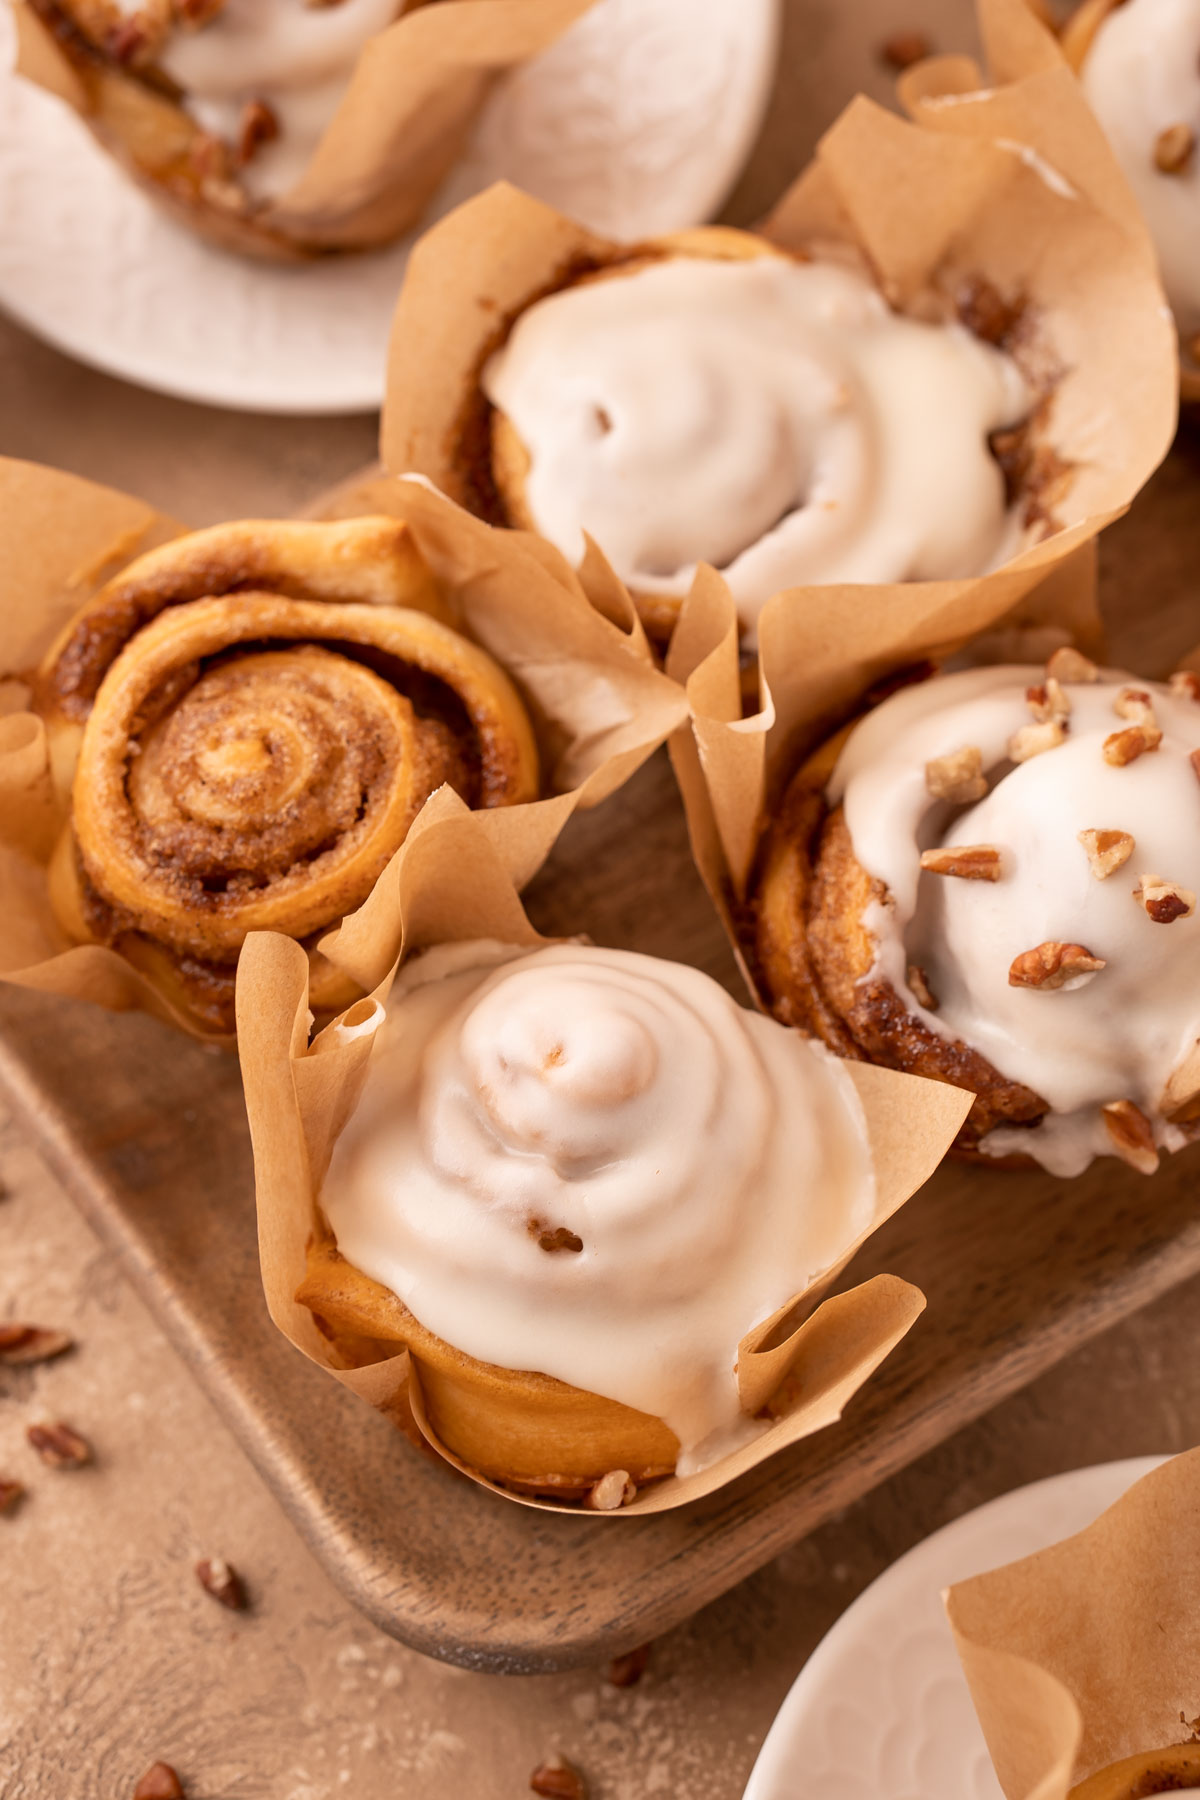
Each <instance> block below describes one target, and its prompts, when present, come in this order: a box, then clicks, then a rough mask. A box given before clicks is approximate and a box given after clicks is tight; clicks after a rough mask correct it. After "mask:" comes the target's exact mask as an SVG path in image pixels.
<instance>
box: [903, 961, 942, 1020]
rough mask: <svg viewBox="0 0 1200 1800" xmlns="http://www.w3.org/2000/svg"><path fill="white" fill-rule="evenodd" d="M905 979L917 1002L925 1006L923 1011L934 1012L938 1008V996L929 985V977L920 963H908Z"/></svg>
mask: <svg viewBox="0 0 1200 1800" xmlns="http://www.w3.org/2000/svg"><path fill="white" fill-rule="evenodd" d="M907 979H908V986H909V991H910V992H911V993H912V994H914V995H915V996H916V998H917V1000H918V1002H919V1003H920V1004H921V1005H922V1006H923V1007H924V1008H925V1011H926V1012H936V1011H937V1009H938V998H937V995H936V994H935V993H934V991H933V989H932V988H931V987H930V985H929V977H928V975H926V973H925V971H924V969H923V968H922V967H921V965H920V963H909V965H908V977H907Z"/></svg>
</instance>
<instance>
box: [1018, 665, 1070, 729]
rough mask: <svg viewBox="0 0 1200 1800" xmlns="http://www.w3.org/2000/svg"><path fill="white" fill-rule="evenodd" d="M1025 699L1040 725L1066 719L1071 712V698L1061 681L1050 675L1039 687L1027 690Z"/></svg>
mask: <svg viewBox="0 0 1200 1800" xmlns="http://www.w3.org/2000/svg"><path fill="white" fill-rule="evenodd" d="M1025 698H1026V700H1027V701H1028V702H1029V710H1030V712H1031V713H1032V714H1033V716H1034V718H1035V719H1036V720H1037V721H1038V723H1039V725H1042V724H1045V723H1046V721H1047V720H1048V719H1065V718H1066V717H1067V715H1068V713H1069V712H1070V710H1071V701H1070V698H1069V696H1068V695H1067V694H1066V692H1065V691H1064V689H1063V685H1062V683H1061V681H1059V680H1058V679H1057V677H1055V676H1053V675H1048V676H1047V677H1046V679H1045V681H1044V682H1041V683H1040V684H1039V685H1038V686H1037V687H1029V688H1026V689H1025Z"/></svg>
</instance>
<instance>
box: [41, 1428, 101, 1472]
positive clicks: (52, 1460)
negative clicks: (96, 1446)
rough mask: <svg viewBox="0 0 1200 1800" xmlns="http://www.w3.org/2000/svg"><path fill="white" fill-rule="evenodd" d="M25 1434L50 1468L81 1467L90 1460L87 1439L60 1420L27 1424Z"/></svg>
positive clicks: (89, 1448) (90, 1452)
mask: <svg viewBox="0 0 1200 1800" xmlns="http://www.w3.org/2000/svg"><path fill="white" fill-rule="evenodd" d="M25 1436H26V1437H27V1438H28V1439H29V1442H30V1443H31V1444H32V1445H33V1447H34V1449H35V1450H36V1451H37V1453H38V1455H39V1456H40V1457H41V1459H42V1461H43V1462H44V1463H47V1464H48V1465H49V1466H50V1468H52V1469H81V1468H82V1467H83V1465H84V1463H90V1462H91V1460H92V1447H91V1445H90V1444H89V1443H88V1441H87V1439H86V1438H84V1437H80V1435H79V1433H78V1432H77V1431H75V1430H73V1429H72V1427H71V1426H70V1425H64V1424H63V1422H62V1420H61V1419H60V1420H58V1421H57V1422H55V1423H53V1424H46V1425H29V1426H27V1427H26V1429H25Z"/></svg>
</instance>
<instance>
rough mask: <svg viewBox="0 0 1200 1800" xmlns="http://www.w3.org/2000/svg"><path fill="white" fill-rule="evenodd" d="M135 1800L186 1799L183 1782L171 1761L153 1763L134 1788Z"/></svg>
mask: <svg viewBox="0 0 1200 1800" xmlns="http://www.w3.org/2000/svg"><path fill="white" fill-rule="evenodd" d="M133 1800H185V1796H184V1792H183V1783H182V1782H181V1781H180V1779H179V1777H178V1775H177V1774H176V1773H175V1771H174V1769H173V1768H172V1767H171V1765H170V1763H165V1762H156V1763H151V1764H150V1767H149V1768H148V1769H147V1770H146V1773H145V1774H144V1775H143V1776H142V1779H141V1780H140V1781H139V1782H138V1784H137V1786H136V1787H135V1788H134V1790H133Z"/></svg>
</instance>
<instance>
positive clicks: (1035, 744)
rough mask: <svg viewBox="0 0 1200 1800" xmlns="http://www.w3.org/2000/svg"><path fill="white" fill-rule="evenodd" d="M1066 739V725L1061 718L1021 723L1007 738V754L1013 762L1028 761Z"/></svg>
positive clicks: (1053, 748) (1054, 747)
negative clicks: (1038, 723)
mask: <svg viewBox="0 0 1200 1800" xmlns="http://www.w3.org/2000/svg"><path fill="white" fill-rule="evenodd" d="M1066 741H1067V726H1066V723H1065V721H1064V720H1062V719H1046V720H1045V722H1044V723H1043V724H1041V725H1022V727H1021V729H1020V730H1019V731H1014V732H1013V734H1012V736H1011V737H1010V738H1009V740H1008V754H1009V756H1010V757H1011V758H1012V760H1013V762H1015V763H1021V762H1028V761H1029V759H1030V757H1031V756H1041V754H1042V752H1043V751H1044V750H1057V749H1058V746H1059V745H1060V744H1065V743H1066Z"/></svg>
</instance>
